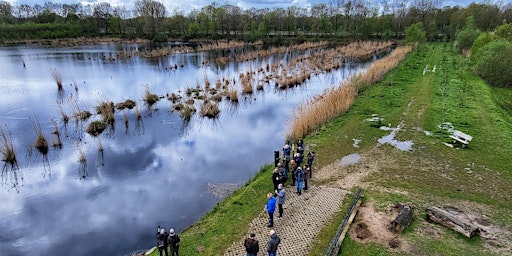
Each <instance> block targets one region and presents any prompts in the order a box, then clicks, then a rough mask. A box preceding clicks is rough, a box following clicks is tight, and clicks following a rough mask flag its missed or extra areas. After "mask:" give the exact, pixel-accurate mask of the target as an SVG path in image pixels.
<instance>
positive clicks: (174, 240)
mask: <svg viewBox="0 0 512 256" xmlns="http://www.w3.org/2000/svg"><path fill="white" fill-rule="evenodd" d="M167 240H168V243H169V247H170V248H171V256H179V250H180V237H179V236H178V234H176V233H175V232H174V229H173V228H171V230H169V237H168V239H167Z"/></svg>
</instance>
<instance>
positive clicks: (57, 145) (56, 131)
mask: <svg viewBox="0 0 512 256" xmlns="http://www.w3.org/2000/svg"><path fill="white" fill-rule="evenodd" d="M51 122H52V125H53V132H52V134H54V135H55V137H56V139H55V140H53V141H52V147H54V148H62V140H61V138H60V131H59V128H58V127H57V122H55V120H54V119H52V120H51Z"/></svg>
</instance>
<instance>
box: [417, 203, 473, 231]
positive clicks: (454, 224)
mask: <svg viewBox="0 0 512 256" xmlns="http://www.w3.org/2000/svg"><path fill="white" fill-rule="evenodd" d="M425 212H426V213H427V220H431V221H433V222H436V223H439V224H441V225H443V226H446V227H449V228H451V229H452V230H455V231H457V232H459V233H461V234H463V235H464V236H466V237H467V238H471V237H473V236H475V235H477V234H478V233H479V232H480V230H479V229H478V227H476V226H475V225H473V224H471V223H469V222H468V221H466V220H463V219H461V218H460V217H458V216H457V215H455V214H452V213H450V212H448V211H446V210H444V209H441V208H438V207H428V208H427V209H425Z"/></svg>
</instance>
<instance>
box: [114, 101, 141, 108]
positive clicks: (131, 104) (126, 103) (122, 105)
mask: <svg viewBox="0 0 512 256" xmlns="http://www.w3.org/2000/svg"><path fill="white" fill-rule="evenodd" d="M135 106H137V103H136V102H135V101H133V100H125V101H124V102H120V103H117V104H116V108H117V109H119V110H123V109H125V108H127V109H133V108H134V107H135Z"/></svg>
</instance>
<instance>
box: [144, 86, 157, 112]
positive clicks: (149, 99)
mask: <svg viewBox="0 0 512 256" xmlns="http://www.w3.org/2000/svg"><path fill="white" fill-rule="evenodd" d="M143 87H144V101H145V102H146V104H147V105H148V106H149V107H151V106H153V105H154V104H155V103H157V102H158V100H159V99H160V98H159V97H158V95H156V94H153V93H151V91H150V90H149V85H148V84H145V85H143Z"/></svg>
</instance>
